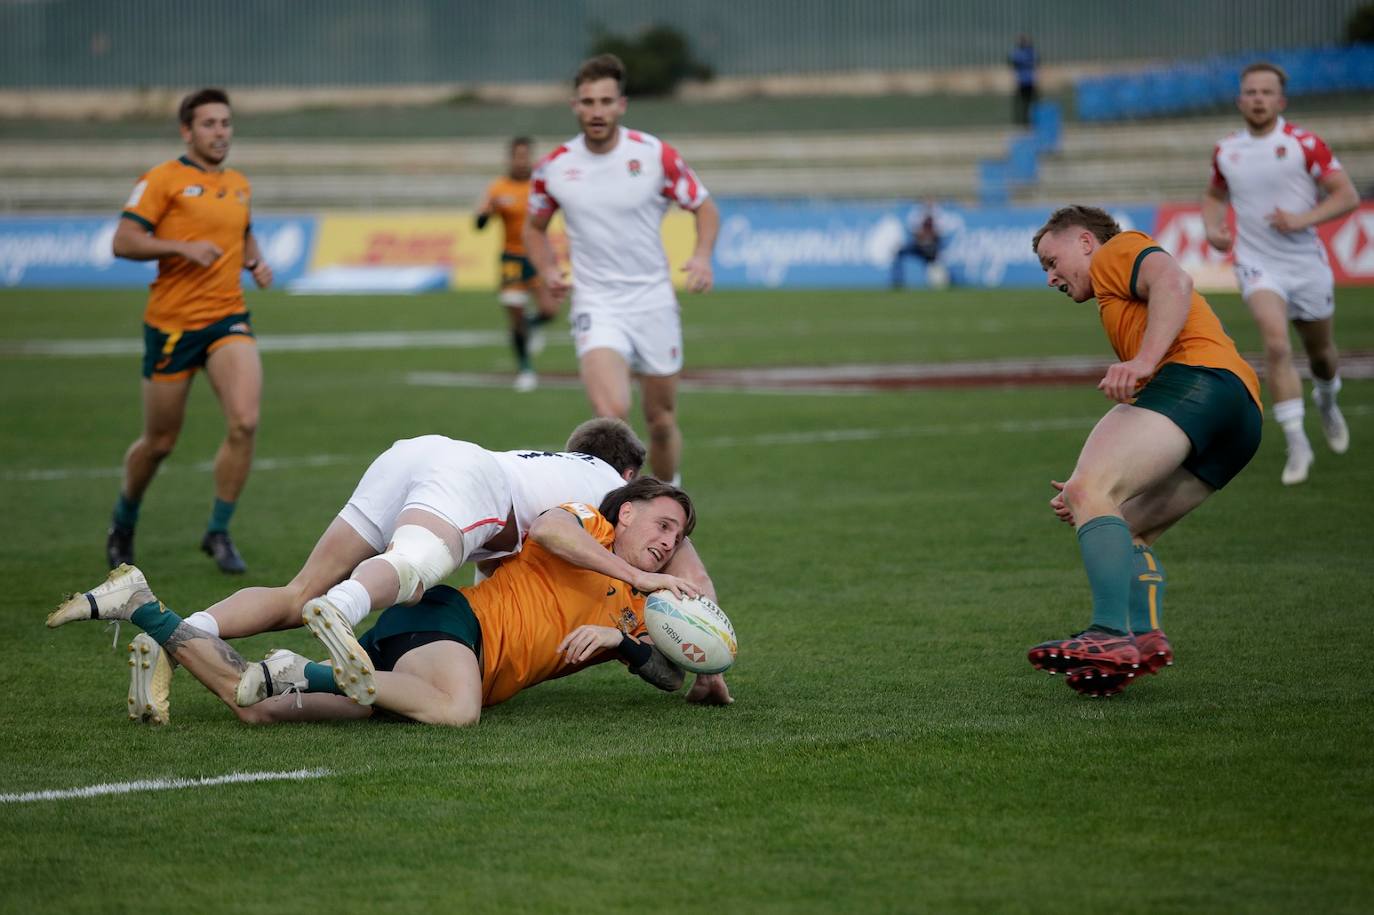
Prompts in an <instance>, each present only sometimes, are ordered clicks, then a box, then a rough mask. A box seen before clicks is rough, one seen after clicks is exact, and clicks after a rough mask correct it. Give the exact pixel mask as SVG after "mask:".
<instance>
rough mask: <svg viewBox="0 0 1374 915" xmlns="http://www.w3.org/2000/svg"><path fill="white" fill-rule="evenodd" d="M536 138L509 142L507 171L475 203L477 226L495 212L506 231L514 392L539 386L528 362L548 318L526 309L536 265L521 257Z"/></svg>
mask: <svg viewBox="0 0 1374 915" xmlns="http://www.w3.org/2000/svg"><path fill="white" fill-rule="evenodd" d="M533 146H534V141H533V140H531V139H530V138H529V137H516V138H515V139H513V140H511V141H510V150H509V157H508V159H507V161H506V174H505V175H504V176H503V177H500V178H497V179H496V180H495V181H493V182H492V183H491V186H490V187H488V188H487V192H486V194H484V195H483V197H482V199H481V200H480V201H479V202H478V204H477V229H478V231H481V230H482V229H484V228H486V225H487V222H488V221H489V220H490V219H491V217H492V216H498V217H500V219H501V224H502V226H503V227H504V229H505V242H504V243H503V245H502V248H501V294H500V301H501V304H502V305H503V306H504V307H505V310H506V316H507V317H508V319H509V321H510V340H511V348H512V349H514V350H515V363H516V367H517V369H518V374H516V376H515V390H517V391H521V392H526V391H533V390H534V389H535V388H537V387H538V386H539V376H538V375H537V374H536V373H535V371H534V366H533V365H532V364H531V362H530V357H531V356H537V355H539V351H540V350H541V349H542V348H543V333H542V332H541V331H540V327H541V326H542V325H544V324H545V323H547V322H548V321H549V320H550V317H549V316H546V315H545V314H543V313H542V312H540V311H538V310H532V309H531V308H530V304H531V303H530V289H531V288H532V286H533V284H534V275H535V274H534V267H533V266H532V265H531V264H530V262H529V258H527V257H526V256H525V238H524V230H525V211H526V209H527V207H528V205H529V199H530V170H531V169H530V166H531V153H532V151H533Z"/></svg>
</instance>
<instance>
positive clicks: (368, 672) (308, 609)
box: [301, 597, 377, 705]
mask: <svg viewBox="0 0 1374 915" xmlns="http://www.w3.org/2000/svg"><path fill="white" fill-rule="evenodd" d="M301 622H302V623H304V624H305V626H306V628H308V629H309V630H310V632H311V634H312V635H314V636H315V638H317V639H319V640H320V641H321V642H322V643H323V644H324V647H325V648H326V649H328V651H329V658H330V663H331V666H332V667H333V668H334V682H335V683H337V684H338V686H339V689H341V690H343V694H344V695H345V696H347V697H348V698H350V699H352V700H353V701H354V702H356V703H358V704H359V705H371V704H372V701H373V700H374V699H375V698H376V697H377V680H376V678H375V677H374V676H373V674H372V659H371V658H370V657H368V654H367V652H366V651H363V646H362V645H360V644H358V637H357V636H356V635H354V634H353V627H352V626H350V625H349V624H348V620H346V619H345V618H344V615H343V614H342V613H341V612H339V608H338V607H335V606H334V604H333V603H332V602H330V600H329V598H327V597H317V598H315V599H314V600H312V601H309V602H308V603H306V605H305V607H304V609H302V610H301Z"/></svg>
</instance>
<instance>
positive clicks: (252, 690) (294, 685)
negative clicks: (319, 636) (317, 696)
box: [234, 648, 310, 708]
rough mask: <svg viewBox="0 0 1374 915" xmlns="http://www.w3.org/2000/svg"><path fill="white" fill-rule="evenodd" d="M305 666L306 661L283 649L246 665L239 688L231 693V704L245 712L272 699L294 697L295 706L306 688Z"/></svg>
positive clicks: (308, 660)
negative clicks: (285, 696)
mask: <svg viewBox="0 0 1374 915" xmlns="http://www.w3.org/2000/svg"><path fill="white" fill-rule="evenodd" d="M309 663H310V659H309V658H307V657H305V656H304V655H298V654H296V653H295V652H294V651H287V650H286V649H285V648H278V649H277V650H276V651H273V652H270V653H269V654H268V655H267V657H266V658H264V659H263V660H261V661H259V662H258V663H256V664H250V665H248V669H247V670H245V671H244V672H243V676H241V677H239V685H238V686H237V687H236V688H235V689H234V701H235V702H236V703H238V705H239V706H240V707H241V708H247V707H248V706H250V705H257V704H258V703H259V702H261V701H262V700H264V699H270V698H271V697H273V696H284V695H286V694H288V693H296V694H297V699H296V702H297V704H299V703H300V698H299V695H300V693H302V692H304V691H305V689H306V687H307V686H308V685H309V684H308V683H307V681H306V679H305V665H307V664H309Z"/></svg>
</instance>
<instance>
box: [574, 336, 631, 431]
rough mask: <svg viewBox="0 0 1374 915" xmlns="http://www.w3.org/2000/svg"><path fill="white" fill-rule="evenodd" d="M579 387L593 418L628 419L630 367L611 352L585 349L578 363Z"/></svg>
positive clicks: (617, 354) (621, 357) (620, 357)
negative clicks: (584, 390)
mask: <svg viewBox="0 0 1374 915" xmlns="http://www.w3.org/2000/svg"><path fill="white" fill-rule="evenodd" d="M578 373H579V374H580V375H581V376H582V386H583V387H584V388H585V389H586V391H587V400H588V401H589V402H590V403H591V405H592V412H594V413H595V414H596V415H597V416H612V417H615V418H616V419H629V416H630V364H629V363H628V362H626V361H625V357H624V356H622V355H620V354H619V353H617V352H616V351H615V350H613V349H606V348H604V347H602V348H598V349H592V350H587V352H585V353H583V354H582V358H581V359H580V360H579V362H578Z"/></svg>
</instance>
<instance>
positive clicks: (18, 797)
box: [0, 769, 333, 804]
mask: <svg viewBox="0 0 1374 915" xmlns="http://www.w3.org/2000/svg"><path fill="white" fill-rule="evenodd" d="M332 774H333V773H332V772H330V771H329V770H328V769H294V770H292V771H290V772H231V773H229V774H228V775H216V776H212V777H210V778H151V779H144V780H141V781H136V782H109V783H107V784H103V785H87V786H86V787H84V788H60V789H54V790H50V791H28V792H25V793H23V794H0V804H28V803H32V802H33V801H62V800H67V799H69V798H88V797H102V796H104V795H107V794H132V793H133V792H135V791H171V790H173V789H177V788H210V787H214V786H215V785H243V784H248V783H250V782H282V781H292V782H299V781H304V780H306V779H310V778H324V777H325V776H328V775H332Z"/></svg>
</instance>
